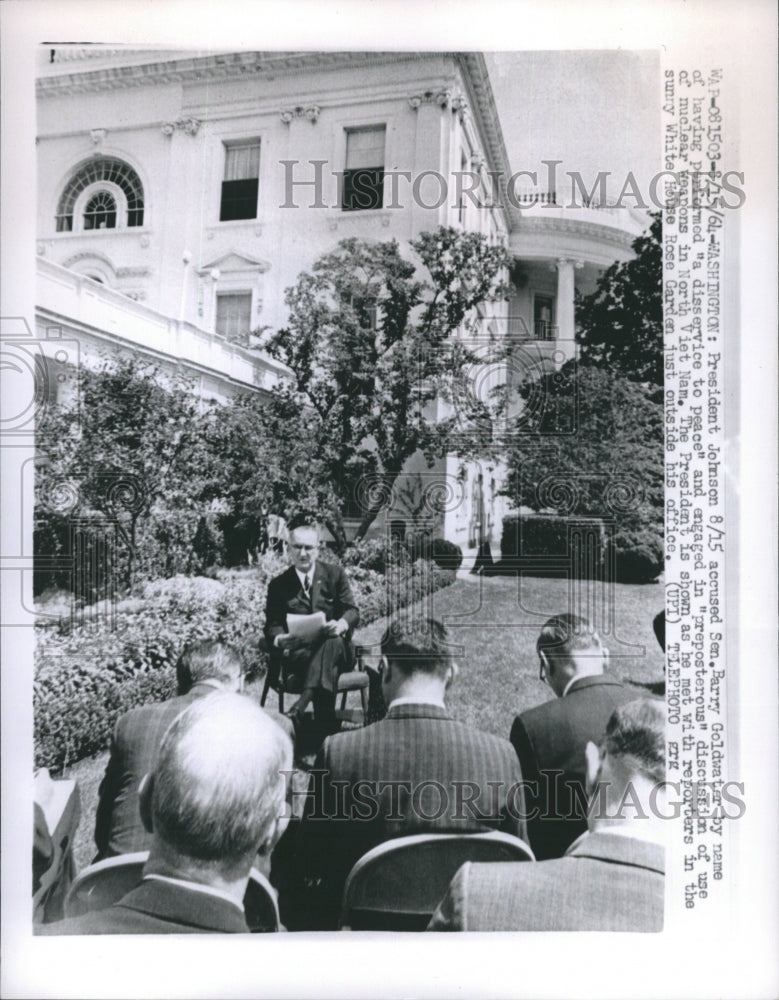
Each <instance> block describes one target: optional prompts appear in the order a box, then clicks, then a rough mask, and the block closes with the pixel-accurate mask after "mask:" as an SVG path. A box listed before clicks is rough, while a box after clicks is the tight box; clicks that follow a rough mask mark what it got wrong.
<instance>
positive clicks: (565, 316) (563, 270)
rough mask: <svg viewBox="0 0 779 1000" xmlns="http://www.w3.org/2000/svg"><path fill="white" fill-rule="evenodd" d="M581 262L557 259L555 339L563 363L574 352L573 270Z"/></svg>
mask: <svg viewBox="0 0 779 1000" xmlns="http://www.w3.org/2000/svg"><path fill="white" fill-rule="evenodd" d="M582 266H583V265H582V262H581V261H579V260H576V261H574V260H571V259H570V258H568V257H559V258H558V259H557V261H556V262H555V267H556V268H557V339H556V341H555V347H556V349H557V350H558V351H559V352H561V353H562V354H563V355H564V359H565V361H568V360H569V359H570V358H572V357H573V356H574V354H575V351H576V326H575V316H574V307H573V300H574V289H575V280H574V269H579V268H581V267H582Z"/></svg>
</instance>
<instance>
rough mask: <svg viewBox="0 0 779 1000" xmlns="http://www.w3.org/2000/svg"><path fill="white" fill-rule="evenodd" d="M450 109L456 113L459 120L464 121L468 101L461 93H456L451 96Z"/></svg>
mask: <svg viewBox="0 0 779 1000" xmlns="http://www.w3.org/2000/svg"><path fill="white" fill-rule="evenodd" d="M452 111H453V112H454V113H455V114H456V115H457V117H458V118H459V119H460V121H461V122H463V121H465V118H466V116H467V114H468V102H467V101H466V100H465V98H464V97H463V96H462V94H458V95H457V96H456V97H454V98H452Z"/></svg>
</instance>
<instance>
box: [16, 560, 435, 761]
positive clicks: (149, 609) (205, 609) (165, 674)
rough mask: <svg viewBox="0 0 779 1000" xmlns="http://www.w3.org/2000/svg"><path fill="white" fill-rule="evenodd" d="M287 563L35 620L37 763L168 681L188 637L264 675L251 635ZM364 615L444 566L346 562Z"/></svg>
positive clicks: (69, 752)
mask: <svg viewBox="0 0 779 1000" xmlns="http://www.w3.org/2000/svg"><path fill="white" fill-rule="evenodd" d="M284 567H285V563H284V562H283V561H282V560H281V559H280V558H279V557H278V556H275V555H273V554H268V555H266V556H264V557H263V558H262V559H261V561H260V563H259V565H258V566H257V567H254V568H252V569H251V570H243V571H237V570H217V579H216V580H214V579H209V578H205V577H182V576H178V577H173V578H171V579H169V580H157V581H154V582H152V583H147V584H145V585H144V586H143V587H142V588H141V590H140V591H139V593H138V596H136V597H134V598H131V599H128V600H125V601H122V602H121V603H120V604H119V605H118V607H117V609H116V623H115V624H116V627H115V628H113V629H110V628H108V627H107V625H106V624H105V621H104V620H103V621H96V622H94V623H88V624H86V625H82V626H79V627H76V628H72V629H71V627H70V623H69V622H67V621H66V622H64V623H63V624H62V626H61V627H55V628H51V627H46V628H40V629H39V634H38V645H37V650H36V664H35V683H34V685H33V711H34V727H35V764H36V767H49V768H55V769H56V768H60V767H62V766H63V765H64V764H66V763H72V762H74V761H76V760H79V759H81V758H82V757H86V756H89V755H90V754H94V753H96V752H98V751H100V750H102V749H103V748H104V747H105V746H106V743H107V741H108V739H109V737H110V734H111V730H112V728H113V726H114V723H115V722H116V719H117V718H118V717H119V716H120V715H121V714H122V713H123V712H126V711H127V710H128V709H129V708H132V707H133V706H135V705H142V704H146V703H147V702H150V701H159V700H163V699H165V698H167V697H170V695H171V694H172V693H173V692H174V690H175V670H174V665H175V662H176V660H177V658H178V656H179V654H180V653H181V650H182V648H183V647H184V645H185V644H186V643H187V642H191V641H193V640H196V639H218V640H221V641H223V642H230V643H232V644H234V645H236V646H237V647H238V648H239V649H240V650H241V652H242V655H243V658H244V662H245V665H246V669H247V673H248V674H249V675H250V676H252V675H254V676H261V674H262V672H263V671H264V669H265V666H266V663H265V656H264V654H262V653H260V651H259V648H258V639H259V636H260V633H261V630H262V625H263V622H264V617H265V596H266V593H267V585H268V581H269V579H270V578H271V577H272V576H274V575H276V574H277V573H279V572H281V570H282V569H284ZM349 576H350V579H351V582H352V587H353V590H354V595H355V600H356V601H357V604H358V607H359V608H360V613H361V620H362V623H363V624H367V623H369V622H371V621H373V620H375V619H376V618H379V617H382V616H383V615H386V614H388V613H390V612H391V611H392V610H393V609H395V608H398V607H402V606H403V605H404V604H407V603H409V602H410V601H414V600H418V599H419V598H420V597H422V596H423V595H425V594H427V593H430V592H432V591H433V590H436V589H440V588H441V587H444V586H447V585H448V584H450V583H452V582H453V580H454V574H453V573H452V572H450V571H445V570H441V569H438V568H437V567H433V566H431V564H430V563H420V562H418V563H415V564H413V565H412V564H410V563H405V564H393V566H392V568H391V571H390V573H389V575H388V576H386V577H385V576H382V575H380V574H379V573H376V572H374V571H373V570H371V569H365V568H363V567H361V566H354V567H351V568H350V569H349Z"/></svg>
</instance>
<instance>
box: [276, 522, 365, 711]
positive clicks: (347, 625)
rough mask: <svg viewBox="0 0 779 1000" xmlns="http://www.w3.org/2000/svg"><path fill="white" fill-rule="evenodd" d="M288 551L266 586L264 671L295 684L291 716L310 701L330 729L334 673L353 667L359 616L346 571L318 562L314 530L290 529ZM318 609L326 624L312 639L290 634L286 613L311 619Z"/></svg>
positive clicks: (311, 528) (301, 527)
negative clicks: (285, 565)
mask: <svg viewBox="0 0 779 1000" xmlns="http://www.w3.org/2000/svg"><path fill="white" fill-rule="evenodd" d="M289 548H290V552H291V554H292V565H291V566H290V567H289V569H288V570H286V571H285V572H284V573H282V574H280V575H279V576H277V577H274V578H273V579H272V580H271V581H270V584H269V585H268V599H267V604H266V607H265V638H266V640H267V643H268V647H269V649H270V656H271V661H270V665H269V669H270V670H271V671H273V672H274V673H275V675H276V676H277V677H280V681H281V683H283V682H284V675H285V673H286V674H287V675H292V676H294V677H295V679H296V681H297V687H298V690H299V691H300V692H301V694H300V698H299V699H298V701H297V702H296V703H295V704H294V705H293V706H292V709H291V710H290V712H289V713H288V714H289V715H290V716H292V717H293V718H295V717H297V718H298V719H299V718H300V717H301V716H302V714H303V712H304V711H305V710H306V708H307V707H308V705H309V704H311V703H312V702H313V706H314V716H315V718H317V720H318V721H319V722H321V723H323V724H324V725H325V726H327V727H330V728H333V729H334V728H335V725H334V723H335V696H336V689H337V686H338V675H339V674H341V673H343V672H344V671H345V670H351V668H352V666H353V665H354V650H353V648H352V644H351V635H352V633H353V631H354V629H355V628H356V626H357V623H358V622H359V619H360V615H359V612H358V610H357V606H356V605H355V603H354V597H353V596H352V589H351V587H350V586H349V580H348V579H347V576H346V573H344V571H343V570H342V569H341V567H340V566H335V565H332V564H330V563H325V562H321V561H320V560H319V559H318V558H317V557H318V555H319V530H318V528H317V527H316V526H314V525H300V526H299V527H297V528H295V529H294V530H293V531H292V532H291V534H290V540H289ZM318 611H321V612H323V613H324V616H325V625H324V627H323V628H322V630H321V632H320V633H319V635H318V636H317V637H316V638H315V639H314V640H312V641H307V640H303V639H300V638H298V637H295V636H292V635H290V634H289V632H288V630H287V615H288V614H295V615H310V614H314V613H316V612H318ZM282 671H283V672H282Z"/></svg>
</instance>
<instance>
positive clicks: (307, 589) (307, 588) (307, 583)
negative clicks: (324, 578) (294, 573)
mask: <svg viewBox="0 0 779 1000" xmlns="http://www.w3.org/2000/svg"><path fill="white" fill-rule="evenodd" d="M303 593H304V594H305V595H306V597H308V595H309V594H310V593H311V577H310V576H309V575H308V573H306V575H305V576H304V577H303Z"/></svg>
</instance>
